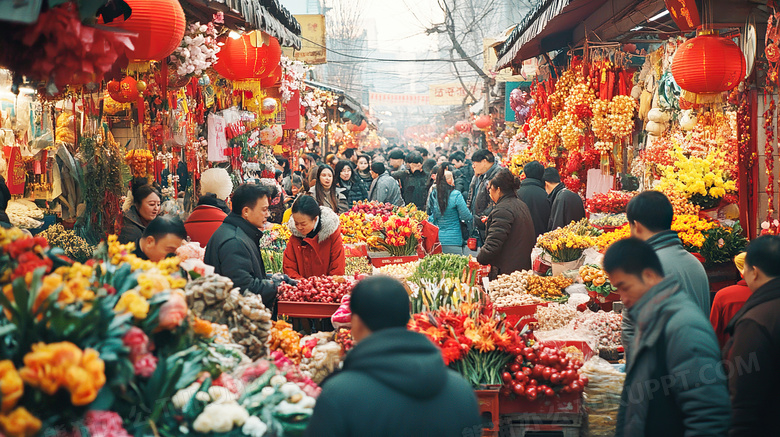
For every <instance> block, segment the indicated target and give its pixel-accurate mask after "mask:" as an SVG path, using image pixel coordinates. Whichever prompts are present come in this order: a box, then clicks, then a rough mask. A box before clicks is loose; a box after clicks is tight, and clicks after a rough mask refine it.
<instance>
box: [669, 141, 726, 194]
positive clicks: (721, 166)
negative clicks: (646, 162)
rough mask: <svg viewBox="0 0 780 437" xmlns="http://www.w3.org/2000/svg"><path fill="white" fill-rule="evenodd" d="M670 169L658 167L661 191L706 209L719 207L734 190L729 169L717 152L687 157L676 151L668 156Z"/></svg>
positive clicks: (677, 149)
mask: <svg viewBox="0 0 780 437" xmlns="http://www.w3.org/2000/svg"><path fill="white" fill-rule="evenodd" d="M670 154H671V156H672V157H673V159H674V164H673V165H668V166H659V167H660V168H661V169H662V171H663V176H662V177H661V182H660V183H659V185H658V188H659V189H660V190H666V189H671V190H673V191H677V192H680V193H683V195H685V196H686V197H687V198H688V199H689V200H690V201H691V202H693V203H694V204H696V205H699V206H700V207H702V208H704V209H707V208H713V207H715V206H717V205H718V204H719V203H720V200H721V198H723V197H724V196H725V195H726V194H727V193H733V192H735V191H736V190H737V184H736V181H734V180H733V179H732V177H733V175H731V173H730V171H729V165H728V163H727V162H726V161H725V159H724V157H723V156H724V155H723V154H722V153H720V152H716V151H711V152H710V153H708V154H707V156H706V157H697V156H686V155H685V154H684V153H683V151H682V150H680V149H679V148H676V149H674V150H672V151H671V152H670Z"/></svg>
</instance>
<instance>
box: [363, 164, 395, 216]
mask: <svg viewBox="0 0 780 437" xmlns="http://www.w3.org/2000/svg"><path fill="white" fill-rule="evenodd" d="M371 177H373V178H374V182H371V189H370V190H369V191H368V200H376V201H377V202H381V203H390V204H393V205H396V206H404V199H403V197H401V188H400V187H399V186H398V181H396V180H395V179H394V178H393V177H392V176H390V173H388V172H387V170H385V165H384V164H383V163H381V162H375V163H373V164H371Z"/></svg>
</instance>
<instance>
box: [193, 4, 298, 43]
mask: <svg viewBox="0 0 780 437" xmlns="http://www.w3.org/2000/svg"><path fill="white" fill-rule="evenodd" d="M182 6H183V7H184V9H185V10H186V11H187V13H189V14H192V15H195V17H196V18H198V19H199V20H201V22H206V21H211V14H213V13H214V12H223V13H224V15H225V25H227V26H228V27H231V28H249V29H258V30H262V31H263V32H265V33H267V34H269V35H271V36H273V37H274V38H276V39H278V40H279V44H281V45H282V46H283V47H295V48H296V49H298V50H300V48H301V25H300V24H299V23H298V20H296V19H295V17H293V15H292V14H291V13H290V11H288V10H287V9H286V8H285V7H284V6H282V4H281V3H280V2H279V0H185V1H183V2H182Z"/></svg>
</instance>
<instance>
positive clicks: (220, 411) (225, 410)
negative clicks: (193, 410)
mask: <svg viewBox="0 0 780 437" xmlns="http://www.w3.org/2000/svg"><path fill="white" fill-rule="evenodd" d="M248 418H249V413H248V412H247V411H246V409H245V408H244V407H242V406H240V405H238V404H237V403H236V402H235V401H233V402H229V403H224V404H209V405H206V408H204V409H203V412H202V413H200V415H198V417H197V418H196V419H195V422H194V423H193V424H192V427H193V428H194V429H195V431H198V432H201V433H209V432H229V431H230V430H232V429H233V425H236V426H241V425H243V424H244V423H245V422H246V420H247V419H248Z"/></svg>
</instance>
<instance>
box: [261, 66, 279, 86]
mask: <svg viewBox="0 0 780 437" xmlns="http://www.w3.org/2000/svg"><path fill="white" fill-rule="evenodd" d="M281 79H282V66H281V65H277V66H276V68H274V70H273V71H272V72H271V74H270V75H268V77H264V78H262V79H260V86H261V87H263V88H271V87H272V86H274V85H276V84H277V83H278V82H279V81H280V80H281Z"/></svg>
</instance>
